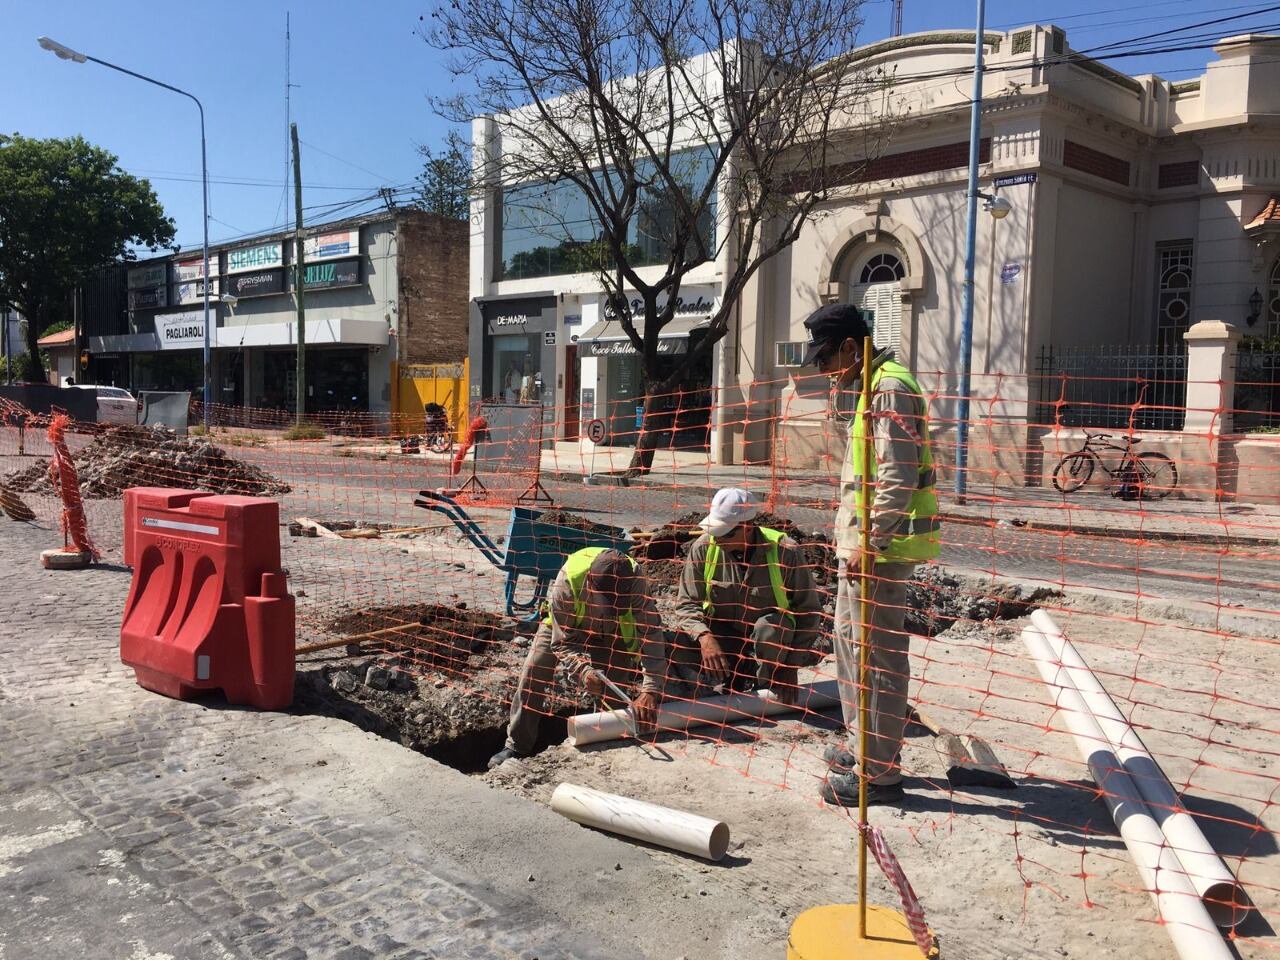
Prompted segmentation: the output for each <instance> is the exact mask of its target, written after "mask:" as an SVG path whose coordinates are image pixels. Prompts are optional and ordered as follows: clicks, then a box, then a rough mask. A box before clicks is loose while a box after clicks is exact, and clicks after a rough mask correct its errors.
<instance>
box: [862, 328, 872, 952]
mask: <svg viewBox="0 0 1280 960" xmlns="http://www.w3.org/2000/svg"><path fill="white" fill-rule="evenodd" d="M872 349H873V347H872V343H871V338H870V337H867V338H865V339H864V340H863V341H862V403H860V404H859V406H860V407H861V408H862V412H861V413H860V414H858V416H861V417H862V462H863V464H864V466H863V472H864V473H870V472H871V464H872V463H873V462H874V461H873V460H872V459H871V458H872V456H874V450H873V447H872V443H873V440H874V438H873V437H872V435H871V360H872ZM860 481H861V482H860V485H859V487H858V529H859V531H860V532H861V534H862V543H861V547H862V549H861V551H860V554H859V558H858V559H859V567H860V570H859V572H860V573H861V577H860V578H859V589H860V591H861V599H862V603H861V605H860V610H859V617H858V621H859V622H858V936H859V937H861V938H862V939H864V940H865V939H866V936H867V836H866V826H867V726H868V722H867V721H868V719H869V717H870V711H869V707H868V704H867V679H868V676H869V672H868V667H869V664H868V656H867V653H868V649H869V647H870V643H871V575H872V574H873V573H874V572H875V557H873V556H872V554H871V486H872V484H871V482H870V477H868V476H863V477H861V478H860Z"/></svg>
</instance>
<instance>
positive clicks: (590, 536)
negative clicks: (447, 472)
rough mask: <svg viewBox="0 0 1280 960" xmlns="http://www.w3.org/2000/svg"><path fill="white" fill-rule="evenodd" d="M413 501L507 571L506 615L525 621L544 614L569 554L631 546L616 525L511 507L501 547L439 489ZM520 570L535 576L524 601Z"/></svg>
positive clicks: (629, 547) (416, 505)
mask: <svg viewBox="0 0 1280 960" xmlns="http://www.w3.org/2000/svg"><path fill="white" fill-rule="evenodd" d="M413 505H414V506H415V507H421V508H422V509H424V510H434V511H436V512H437V513H442V514H444V515H445V516H446V517H448V518H449V519H450V520H452V521H453V523H454V525H455V526H456V527H457V528H458V529H459V530H461V531H462V534H463V536H465V537H466V538H467V539H468V540H470V541H471V542H472V543H473V544H475V546H476V548H477V549H478V550H479V551H480V552H481V553H483V554H484V555H485V557H486V558H487V559H488V560H489V562H490V563H492V564H493V565H494V566H495V567H497V568H498V569H499V570H502V571H503V572H505V573H506V575H507V582H506V586H505V589H504V593H505V595H506V599H507V615H508V616H510V617H517V616H521V615H523V619H524V620H525V621H533V620H537V619H538V617H540V616H541V615H542V606H543V601H544V600H546V597H547V587H548V586H550V584H551V581H553V580H554V579H555V577H556V574H557V573H559V572H560V568H561V567H563V566H564V561H565V558H566V557H568V556H569V554H571V553H574V552H576V551H578V550H582V549H584V548H585V547H607V548H608V549H610V550H618V551H620V552H622V553H626V552H627V551H628V550H630V549H631V546H632V542H631V538H630V537H629V536H627V533H626V531H625V530H622V529H621V528H619V527H610V528H609V529H610V530H612V531H614V532H612V533H609V534H604V533H598V532H592V531H588V530H580V529H578V528H577V527H566V526H562V525H561V524H558V523H547V522H545V521H542V520H539V519H538V518H539V517H541V516H542V513H543V511H541V510H534V509H531V508H529V507H512V508H511V524H510V526H509V527H508V528H507V542H506V550H505V552H504V551H500V550H499V548H498V545H497V544H495V543H494V542H493V540H492V539H491V538H490V537H489V535H488V534H487V533H485V532H484V531H483V530H482V529H480V525H479V524H478V523H476V522H475V521H474V520H473V519H471V517H469V516H468V515H467V512H466V511H465V510H464V509H462V507H460V506H459V505H458V503H457V502H456V501H455V500H453V499H452V498H450V497H447V496H445V495H444V494H443V493H436V492H435V491H434V490H420V491H418V496H417V498H416V499H415V500H414V501H413ZM522 574H523V575H524V576H528V577H533V578H534V586H533V596H532V597H530V598H529V599H528V600H517V599H516V587H517V585H518V583H519V580H520V576H521V575H522Z"/></svg>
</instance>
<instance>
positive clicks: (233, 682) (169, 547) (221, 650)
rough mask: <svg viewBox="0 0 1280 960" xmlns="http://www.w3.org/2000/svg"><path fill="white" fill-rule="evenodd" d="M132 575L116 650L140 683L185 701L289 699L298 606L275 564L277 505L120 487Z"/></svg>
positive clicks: (281, 702) (269, 702)
mask: <svg viewBox="0 0 1280 960" xmlns="http://www.w3.org/2000/svg"><path fill="white" fill-rule="evenodd" d="M125 560H126V562H127V563H129V564H130V565H131V566H132V567H133V584H132V586H131V587H130V588H129V599H128V601H127V602H126V604H125V611H124V621H123V623H122V624H121V627H120V659H121V660H122V661H124V662H125V663H126V664H128V665H129V666H131V667H133V668H134V672H135V673H136V674H137V677H138V683H139V684H140V685H141V686H143V687H145V688H146V689H148V690H154V691H155V692H156V693H162V694H164V695H165V696H168V697H176V698H177V699H180V700H188V699H191V698H193V697H195V696H197V695H199V694H200V693H202V692H207V691H210V690H221V691H222V692H223V693H224V694H225V695H226V698H227V701H228V702H229V703H243V704H249V705H251V706H255V707H260V708H262V709H264V710H279V709H282V708H284V707H287V706H289V704H290V703H291V702H292V701H293V675H294V646H295V636H296V627H295V619H294V616H295V612H294V600H293V597H292V596H290V595H289V592H288V588H287V584H286V582H285V574H284V571H282V570H281V569H280V507H279V504H277V503H276V502H275V501H274V500H265V499H261V498H257V497H236V496H212V495H210V494H207V493H200V492H197V491H193V490H167V489H160V488H138V489H133V490H127V491H125Z"/></svg>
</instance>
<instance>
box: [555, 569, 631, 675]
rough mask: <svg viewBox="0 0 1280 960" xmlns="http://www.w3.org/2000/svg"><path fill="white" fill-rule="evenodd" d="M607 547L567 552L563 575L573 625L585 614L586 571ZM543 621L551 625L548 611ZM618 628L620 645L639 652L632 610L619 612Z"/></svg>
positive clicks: (581, 619)
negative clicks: (571, 600)
mask: <svg viewBox="0 0 1280 960" xmlns="http://www.w3.org/2000/svg"><path fill="white" fill-rule="evenodd" d="M608 549H609V548H608V547H587V548H586V549H585V550H579V551H577V552H576V553H571V554H569V559H568V560H566V561H565V562H564V577H565V580H567V581H568V583H569V590H570V591H571V592H572V593H573V625H574V626H575V627H580V626H582V621H583V619H585V617H586V615H587V598H586V597H585V596H583V593H584V590H583V587H584V586H585V585H586V582H587V572H588V571H589V570H590V569H591V564H592V562H593V561H594V560H595V558H596V557H598V556H600V554H602V553H604V552H605V551H606V550H608ZM627 559H628V560H630V561H631V569H632V570H635V569H638V564H637V563H636V561H635V558H634V557H627ZM545 623H546V624H547V626H551V614H550V612H548V613H547V618H546V620H545ZM618 628H619V630H620V631H621V634H622V645H623V646H624V647H626V648H627V649H628V650H630V651H631V652H632V653H639V652H640V640H639V638H638V637H637V636H636V616H635V614H634V613H633V612H632V611H630V610H624V611H623V612H622V613H621V614H619V616H618Z"/></svg>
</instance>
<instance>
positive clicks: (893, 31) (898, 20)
mask: <svg viewBox="0 0 1280 960" xmlns="http://www.w3.org/2000/svg"><path fill="white" fill-rule="evenodd" d="M889 36H891V37H900V36H902V0H893V23H892V24H891V25H890V30H889Z"/></svg>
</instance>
